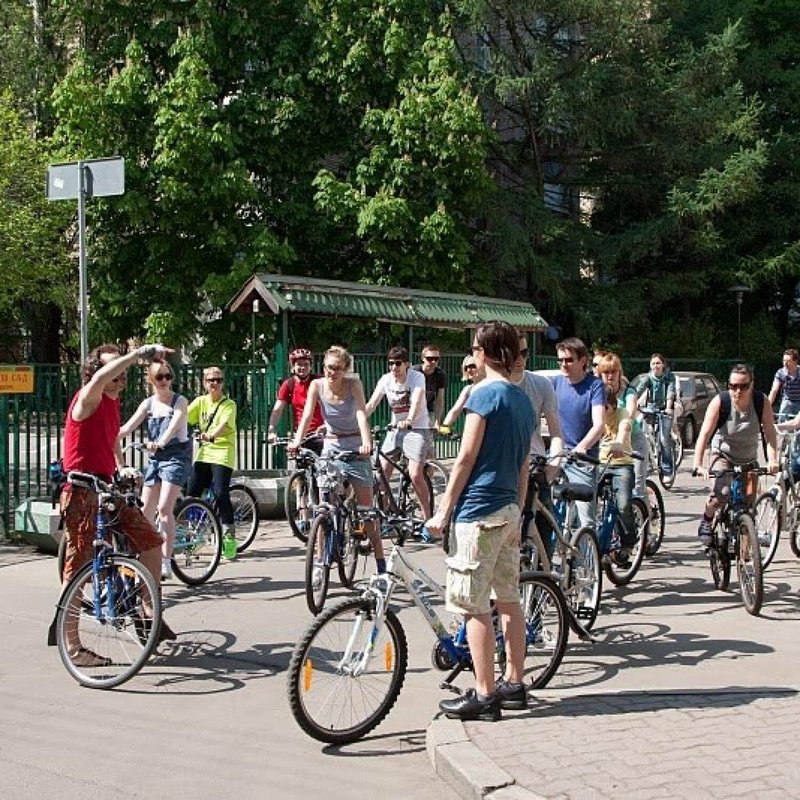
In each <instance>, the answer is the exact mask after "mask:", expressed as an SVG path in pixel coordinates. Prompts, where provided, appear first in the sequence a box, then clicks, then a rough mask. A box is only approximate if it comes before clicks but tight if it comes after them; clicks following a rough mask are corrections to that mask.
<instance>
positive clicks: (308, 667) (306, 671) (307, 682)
mask: <svg viewBox="0 0 800 800" xmlns="http://www.w3.org/2000/svg"><path fill="white" fill-rule="evenodd" d="M313 672H314V665H313V664H312V663H311V659H310V658H307V659H306V660H305V663H304V664H303V691H304V692H310V691H311V676H312V674H313Z"/></svg>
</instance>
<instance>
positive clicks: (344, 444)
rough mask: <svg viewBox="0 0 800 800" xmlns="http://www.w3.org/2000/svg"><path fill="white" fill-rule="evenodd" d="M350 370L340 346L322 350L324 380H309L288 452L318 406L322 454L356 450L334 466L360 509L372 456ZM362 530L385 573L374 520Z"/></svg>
mask: <svg viewBox="0 0 800 800" xmlns="http://www.w3.org/2000/svg"><path fill="white" fill-rule="evenodd" d="M351 368H352V358H351V356H350V353H348V352H347V350H345V349H344V348H343V347H331V348H329V349H328V350H326V351H325V358H324V361H323V369H324V373H325V374H324V377H322V378H317V379H316V380H313V381H311V384H310V385H309V389H308V396H307V397H306V405H305V408H304V409H303V416H302V417H301V418H300V422H299V424H298V425H297V430H296V431H295V434H294V439H293V440H292V443H291V444H290V445H289V448H288V449H289V452H296V451H297V449H298V448H299V447H300V446H301V444H302V442H303V437H304V436H305V435H306V431H307V430H308V427H309V425H310V424H311V421H312V418H313V416H314V412H315V409H316V408H317V404H319V408H320V409H321V410H322V419H323V422H324V423H325V426H326V434H325V442H324V444H323V446H322V455H323V456H335V455H336V454H337V453H340V452H342V451H351V452H356V451H357V452H358V453H359V454H360V456H361V457H360V458H357V459H355V460H354V461H337V462H336V463H337V465H338V466H339V468H340V469H341V471H342V473H343V474H344V475H345V476H346V477H347V479H348V480H349V481H350V484H351V486H352V487H353V492H354V494H355V498H356V503H357V504H358V505H360V506H371V505H372V465H371V464H370V460H369V456H370V455H371V453H372V433H371V432H370V429H369V423H368V422H367V413H366V407H365V403H364V386H363V385H362V383H361V381H360V379H359V378H357V377H356V376H355V375H346V374H345V373H346V372H349V371H350V369H351ZM365 529H366V533H367V536H368V537H369V540H370V542H371V543H372V550H373V552H374V553H375V563H376V565H377V569H378V573H383V572H386V559H385V558H384V555H383V543H382V542H381V539H380V536H378V534H377V532H376V529H375V523H374V521H372V520H370V521H369V522H367V523H366V524H365ZM321 545H322V540H320V546H321ZM320 555H321V554H320ZM312 580H313V581H314V583H315V584H316V583H317V581H321V580H322V570H321V567H320V568H319V569H316V568H315V571H314V575H313V576H312ZM315 588H316V587H315Z"/></svg>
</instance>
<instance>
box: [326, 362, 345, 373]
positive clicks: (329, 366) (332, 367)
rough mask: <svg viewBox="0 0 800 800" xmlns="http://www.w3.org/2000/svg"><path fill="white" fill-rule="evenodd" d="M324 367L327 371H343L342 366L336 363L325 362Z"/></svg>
mask: <svg viewBox="0 0 800 800" xmlns="http://www.w3.org/2000/svg"><path fill="white" fill-rule="evenodd" d="M325 369H326V370H328V372H344V367H339V366H337V365H336V364H326V365H325Z"/></svg>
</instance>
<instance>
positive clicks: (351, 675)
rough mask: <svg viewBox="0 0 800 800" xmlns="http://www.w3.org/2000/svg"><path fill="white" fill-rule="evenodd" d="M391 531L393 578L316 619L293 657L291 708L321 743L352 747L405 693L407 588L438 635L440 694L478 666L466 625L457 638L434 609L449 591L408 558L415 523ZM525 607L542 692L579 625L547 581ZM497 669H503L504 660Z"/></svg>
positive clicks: (535, 683)
mask: <svg viewBox="0 0 800 800" xmlns="http://www.w3.org/2000/svg"><path fill="white" fill-rule="evenodd" d="M373 514H376V515H378V514H380V512H379V511H374V512H373ZM384 527H385V528H386V529H387V530H388V531H390V532H392V533H393V535H394V536H395V541H394V544H393V546H392V549H391V551H390V554H389V558H388V561H387V571H386V572H385V573H384V574H382V575H373V576H372V577H371V578H370V580H369V583H368V585H367V586H366V587H365V589H364V591H363V593H362V594H361V596H360V597H353V598H347V599H345V600H343V601H341V602H340V603H337V604H336V605H335V606H331V608H329V609H327V610H326V611H325V612H324V613H323V614H321V615H320V616H319V617H317V618H316V619H315V620H314V621H313V622H312V624H311V625H310V626H309V627H308V628H307V630H306V631H305V633H304V634H303V635H302V636H301V637H300V640H299V641H298V643H297V645H296V646H295V649H294V652H293V653H292V658H291V661H290V664H289V670H288V685H287V694H288V699H289V706H290V708H291V711H292V714H293V716H294V718H295V721H296V722H297V723H298V725H299V726H300V727H301V728H302V729H303V730H304V731H305V732H306V733H307V734H308V735H309V736H311V737H313V738H314V739H317V740H318V741H321V742H327V743H329V744H348V743H350V742H355V741H357V740H359V739H361V738H362V737H364V736H365V735H366V734H368V733H369V732H370V731H371V730H373V729H374V728H375V727H376V726H377V725H378V724H379V723H380V722H381V721H382V720H383V719H384V718H385V717H386V715H387V714H388V713H389V711H390V710H391V708H392V706H393V705H394V704H395V702H396V700H397V697H398V696H399V694H400V690H401V688H402V686H403V682H404V680H405V675H406V670H407V667H408V646H407V643H406V636H405V632H404V630H403V626H402V624H401V622H400V620H399V618H398V617H397V614H396V613H395V611H394V610H393V609H392V608H391V605H392V598H393V594H394V591H395V589H396V588H397V587H398V586H401V585H402V586H404V587H405V588H406V591H407V592H408V593H409V594H410V595H411V598H412V600H413V601H414V605H415V607H416V608H417V610H418V611H419V612H420V613H421V614H422V616H423V618H424V619H425V620H426V622H427V623H428V624H429V625H430V627H431V629H432V630H433V632H434V635H435V637H436V644H435V645H434V648H433V653H432V658H433V663H434V666H436V667H437V668H438V669H440V670H442V671H449V674H448V676H447V677H446V678H445V680H444V681H443V682H442V683H441V687H442V688H445V689H452V690H453V691H457V690H455V689H454V687H453V686H452V681H453V680H455V678H456V677H457V676H458V675H459V674H460V673H461V672H463V671H464V670H465V669H470V668H471V665H472V660H471V658H470V654H469V646H468V644H467V639H466V623H465V622H463V621H462V622H460V623H459V624H457V626H456V629H455V630H454V631H453V632H450V631H449V630H448V626H447V625H446V624H445V623H444V622H443V621H442V619H441V618H440V617H439V615H438V614H437V612H436V610H435V609H434V607H433V605H432V601H433V600H435V599H436V598H442V597H443V596H444V589H443V588H442V587H441V586H440V585H439V584H438V583H437V582H436V581H435V580H433V578H431V577H430V576H429V575H428V574H427V573H426V572H425V570H424V569H422V567H420V566H418V565H416V564H414V563H413V562H412V561H411V560H410V559H409V557H408V556H407V555H405V554H404V552H403V549H402V548H403V544H404V541H405V538H406V536H407V535H408V534H409V533H410V532H411V531H412V530H413V527H412V525H410V524H409V522H408V520H406V519H397V518H388V519H385V520H384ZM520 603H521V604H522V607H523V613H524V617H525V643H526V655H525V670H524V674H525V683H526V684H527V686H528V688H530V689H538V688H542V687H544V686H546V685H547V683H548V682H549V681H550V679H551V678H552V677H553V675H554V674H555V673H556V671H557V670H558V667H559V665H560V664H561V660H562V658H563V656H564V651H565V649H566V646H567V637H568V632H569V631H568V629H569V626H570V624H571V619H572V616H571V614H570V612H569V609H568V607H567V604H566V602H565V601H564V597H563V595H562V594H561V591H560V590H559V588H558V586H557V585H556V583H555V582H554V581H553V580H552V579H551V578H550V577H548V576H545V575H541V574H537V573H533V572H529V573H526V574H524V575H521V576H520ZM496 645H497V648H498V651H500V650H501V649H503V652H504V642H503V635H502V632H501V631H497V632H496ZM498 661H499V667H500V669H501V670H502V669H504V664H503V662H502V658H501V659H498Z"/></svg>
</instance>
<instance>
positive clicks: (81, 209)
mask: <svg viewBox="0 0 800 800" xmlns="http://www.w3.org/2000/svg"><path fill="white" fill-rule="evenodd" d="M78 291H79V292H80V328H81V366H82V365H83V364H85V363H86V359H87V358H88V356H89V328H88V325H89V302H88V299H87V295H88V288H87V281H86V182H85V169H84V166H83V161H79V162H78Z"/></svg>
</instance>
